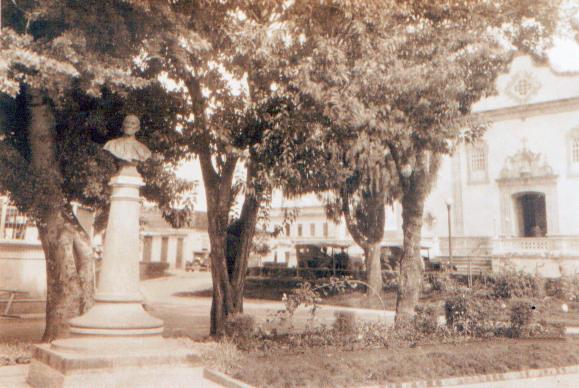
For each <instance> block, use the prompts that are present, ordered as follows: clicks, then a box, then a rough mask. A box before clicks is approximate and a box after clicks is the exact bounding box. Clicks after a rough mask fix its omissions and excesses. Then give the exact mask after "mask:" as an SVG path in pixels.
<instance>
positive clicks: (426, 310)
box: [414, 305, 438, 335]
mask: <svg viewBox="0 0 579 388" xmlns="http://www.w3.org/2000/svg"><path fill="white" fill-rule="evenodd" d="M414 327H415V328H416V330H417V331H418V332H419V333H421V334H426V335H430V334H434V333H436V330H437V329H438V315H437V313H436V307H435V306H432V305H431V306H417V307H416V315H415V316H414Z"/></svg>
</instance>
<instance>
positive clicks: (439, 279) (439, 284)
mask: <svg viewBox="0 0 579 388" xmlns="http://www.w3.org/2000/svg"><path fill="white" fill-rule="evenodd" d="M426 283H427V284H429V285H430V288H431V289H432V291H436V292H447V291H455V290H456V289H457V288H458V285H457V283H456V281H455V280H454V279H452V278H451V276H450V273H448V272H446V271H443V272H433V273H429V274H427V275H426Z"/></svg>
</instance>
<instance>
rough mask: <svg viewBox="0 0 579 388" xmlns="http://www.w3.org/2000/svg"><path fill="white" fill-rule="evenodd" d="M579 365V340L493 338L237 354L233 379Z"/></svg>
mask: <svg viewBox="0 0 579 388" xmlns="http://www.w3.org/2000/svg"><path fill="white" fill-rule="evenodd" d="M576 364H579V340H577V339H567V340H557V339H548V340H539V339H518V340H512V339H492V340H485V341H469V342H466V343H460V344H437V345H425V346H417V347H413V348H380V349H364V350H354V351H352V350H349V349H344V348H343V347H341V348H333V347H328V346H325V347H318V348H307V349H294V350H292V349H283V348H275V349H270V350H267V351H251V352H240V356H239V357H238V358H237V359H236V365H231V366H230V367H229V370H228V372H229V373H230V375H231V376H233V377H235V378H237V379H240V380H242V381H244V382H246V383H248V384H251V385H254V386H258V387H265V386H267V387H293V386H320V387H322V386H323V387H329V386H354V385H369V384H383V383H398V382H405V381H416V380H429V379H435V378H436V379H440V378H446V377H456V376H472V375H479V374H491V373H504V372H510V371H520V370H526V369H539V368H552V367H563V366H570V365H576Z"/></svg>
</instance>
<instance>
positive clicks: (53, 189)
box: [27, 90, 94, 341]
mask: <svg viewBox="0 0 579 388" xmlns="http://www.w3.org/2000/svg"><path fill="white" fill-rule="evenodd" d="M27 97H28V106H29V114H30V122H29V126H28V142H29V145H30V153H31V161H30V162H31V167H32V170H33V171H34V174H35V175H36V177H35V179H36V183H37V186H38V189H39V190H38V194H39V200H38V201H39V202H38V203H37V204H36V206H35V208H36V209H37V227H38V231H39V236H40V240H41V242H42V248H43V250H44V254H45V258H46V278H47V300H46V327H45V331H44V335H43V338H42V339H43V341H50V340H52V339H54V338H57V337H62V336H66V335H67V332H68V320H69V319H71V318H74V317H76V316H78V315H80V314H82V313H84V312H85V311H86V310H87V309H88V308H89V307H90V306H92V303H93V298H94V271H93V265H94V262H93V259H94V256H93V252H92V248H91V243H90V239H89V237H88V236H87V234H86V233H85V232H84V230H83V229H82V227H81V226H80V224H79V223H78V221H77V220H76V218H75V217H74V215H73V214H72V211H71V209H70V206H69V205H68V203H67V201H66V198H65V196H64V194H63V192H62V190H61V187H60V185H61V184H62V178H61V174H60V170H59V169H58V165H59V164H58V160H57V158H56V154H55V153H56V144H55V135H56V134H55V131H54V117H53V115H52V112H51V110H50V107H49V106H48V104H47V102H46V99H45V98H44V96H43V95H42V93H40V92H38V91H35V90H31V91H28V96H27Z"/></svg>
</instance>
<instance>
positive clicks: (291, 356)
mask: <svg viewBox="0 0 579 388" xmlns="http://www.w3.org/2000/svg"><path fill="white" fill-rule="evenodd" d="M141 287H142V292H143V295H144V297H145V302H146V306H147V309H148V310H149V311H150V312H151V314H153V315H156V316H158V317H160V318H162V319H163V320H164V322H165V333H164V334H165V335H166V336H188V337H191V338H193V339H194V340H197V341H203V340H206V339H207V337H208V334H209V312H210V308H211V299H210V298H209V297H208V296H192V295H208V293H207V291H206V290H208V289H210V287H211V276H210V274H209V273H207V272H196V273H186V272H176V273H173V274H172V275H171V276H168V277H164V278H159V279H152V280H147V281H143V282H141ZM203 291H205V292H203ZM183 295H188V296H183ZM244 306H245V312H246V313H247V314H250V315H252V316H254V317H255V318H256V321H258V322H260V323H262V324H265V322H266V321H267V320H270V319H271V318H273V317H275V316H276V313H277V312H278V311H280V310H283V308H284V305H283V303H282V302H281V301H277V302H276V301H273V300H258V299H251V298H250V299H246V301H245V304H244ZM344 310H346V311H353V312H355V313H356V315H357V316H358V317H359V318H361V319H366V320H372V319H376V320H386V321H390V322H392V320H393V317H394V313H393V312H392V311H379V310H367V309H360V308H348V307H338V306H326V305H324V306H322V307H321V309H320V310H319V311H317V312H316V324H317V325H322V324H326V325H329V324H331V323H332V322H333V319H334V314H335V312H336V311H344ZM294 321H295V328H297V329H298V330H299V329H300V328H303V327H304V326H305V324H306V323H307V322H309V321H310V314H309V311H308V310H307V309H304V308H301V309H299V310H298V311H297V313H296V315H295V319H294ZM43 329H44V321H43V320H42V319H0V342H3V343H14V342H16V341H18V342H22V343H34V342H39V341H40V339H41V337H42V332H43ZM241 357H242V358H241V359H240V360H239V366H238V368H237V369H236V370H234V371H233V372H232V375H233V376H234V377H236V378H239V379H241V380H243V381H244V382H247V383H250V384H254V385H256V386H288V384H289V385H292V384H294V385H296V384H297V385H300V384H302V385H304V384H307V385H308V386H350V385H352V384H356V385H359V384H365V385H373V384H381V383H384V382H385V381H387V382H402V381H411V380H428V379H432V378H444V377H450V376H459V375H466V376H468V375H479V374H487V373H502V372H507V371H516V370H524V369H533V368H548V367H561V366H566V365H577V364H579V339H574V338H570V339H565V340H537V339H533V340H508V339H497V340H491V341H485V342H481V341H475V342H468V343H459V344H445V345H436V346H419V347H416V348H404V349H398V348H382V349H371V350H367V349H366V350H355V349H352V350H344V349H343V348H342V349H338V348H331V347H320V348H312V349H308V350H307V351H304V350H295V351H294V350H292V349H286V350H283V351H282V350H280V349H277V350H274V351H273V352H267V351H253V352H242V353H241ZM26 370H27V366H26V365H17V366H11V367H3V368H0V387H4V386H6V387H11V388H12V387H17V386H18V387H20V386H22V387H25V385H22V384H23V381H24V376H25V374H26ZM577 379H579V374H562V375H560V376H550V377H541V378H539V379H530V380H529V379H523V380H517V381H516V382H515V381H509V382H508V384H506V383H505V384H506V385H504V384H503V383H497V382H494V383H493V384H492V386H497V387H498V386H504V387H507V386H508V387H513V386H525V387H526V388H530V387H539V386H541V387H543V386H548V387H572V386H574V382H575V381H577ZM300 382H301V383H300ZM17 383H18V384H20V385H18V384H17ZM515 383H516V384H515ZM501 384H503V385H501ZM479 386H489V385H479Z"/></svg>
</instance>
